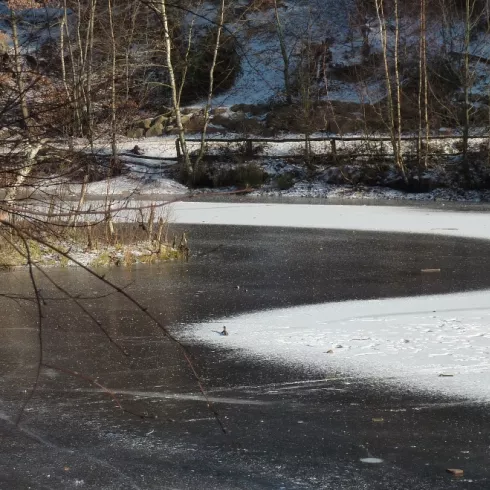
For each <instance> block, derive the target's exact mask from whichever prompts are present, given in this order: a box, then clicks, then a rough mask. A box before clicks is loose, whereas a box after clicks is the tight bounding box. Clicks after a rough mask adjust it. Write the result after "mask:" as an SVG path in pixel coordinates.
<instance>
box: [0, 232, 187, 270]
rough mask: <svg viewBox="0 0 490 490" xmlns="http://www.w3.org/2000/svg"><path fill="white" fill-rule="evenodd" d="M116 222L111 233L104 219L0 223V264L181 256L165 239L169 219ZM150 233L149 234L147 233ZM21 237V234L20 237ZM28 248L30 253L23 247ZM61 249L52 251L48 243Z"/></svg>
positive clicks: (128, 261)
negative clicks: (68, 223) (11, 226)
mask: <svg viewBox="0 0 490 490" xmlns="http://www.w3.org/2000/svg"><path fill="white" fill-rule="evenodd" d="M147 225H148V223H146V224H136V223H130V224H115V225H114V234H112V235H111V233H110V231H109V229H108V226H107V224H106V223H98V224H95V225H83V226H76V227H66V226H61V224H60V223H58V224H54V223H50V224H46V225H43V226H42V228H40V227H39V226H38V225H37V224H33V223H27V222H24V223H20V224H19V223H17V224H16V227H17V229H18V232H14V233H12V232H11V231H10V230H9V229H8V228H6V227H5V226H0V268H3V269H10V268H13V267H19V266H25V265H27V264H28V256H29V255H30V258H31V260H32V261H33V262H34V263H36V264H38V265H42V266H61V267H64V266H68V265H74V262H72V261H70V259H69V258H70V257H72V258H75V259H76V260H78V261H80V262H81V263H83V264H86V265H89V266H91V267H108V266H131V265H133V264H135V263H156V262H160V261H165V260H172V259H178V258H182V257H183V256H184V253H183V251H182V250H178V248H177V247H175V248H174V247H172V246H171V245H170V244H169V243H168V242H167V234H168V223H162V222H160V224H159V223H158V222H156V223H154V227H153V228H154V230H155V231H154V232H153V231H149V230H148V228H147ZM150 235H151V236H150ZM23 237H24V238H23ZM26 245H27V247H28V248H29V254H28V253H27V251H26ZM50 245H51V246H53V247H54V248H57V249H59V250H61V251H62V252H63V253H58V252H56V251H54V250H53V249H52V248H51V247H50Z"/></svg>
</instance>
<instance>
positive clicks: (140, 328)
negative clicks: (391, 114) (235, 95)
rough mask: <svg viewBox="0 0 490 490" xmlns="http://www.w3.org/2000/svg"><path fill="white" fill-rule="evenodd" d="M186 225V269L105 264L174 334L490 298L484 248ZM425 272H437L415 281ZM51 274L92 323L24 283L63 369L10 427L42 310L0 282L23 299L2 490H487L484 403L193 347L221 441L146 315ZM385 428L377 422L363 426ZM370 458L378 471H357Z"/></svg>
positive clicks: (2, 375)
mask: <svg viewBox="0 0 490 490" xmlns="http://www.w3.org/2000/svg"><path fill="white" fill-rule="evenodd" d="M188 228H189V229H190V239H191V246H192V249H193V257H192V259H191V261H190V262H189V263H181V262H175V263H170V264H163V265H159V266H139V267H135V268H133V269H114V270H111V271H108V272H107V276H106V277H107V278H108V279H110V280H111V281H114V282H116V283H117V284H118V285H119V286H122V287H124V290H125V291H126V292H128V293H129V294H130V295H131V296H132V297H134V298H136V299H137V300H138V301H140V302H141V303H142V304H143V305H144V306H148V307H149V310H150V311H151V312H152V313H153V314H154V315H155V316H156V317H157V318H158V319H159V321H160V322H161V323H162V325H164V326H165V327H168V328H170V330H171V331H172V332H173V333H174V334H176V335H179V333H181V332H182V331H183V330H185V329H186V328H187V327H186V325H187V324H189V323H192V322H198V321H203V320H206V319H211V318H219V317H222V316H226V315H232V314H238V313H242V312H248V311H252V310H260V309H265V308H274V307H283V306H292V305H298V304H307V303H318V302H325V301H341V300H348V299H355V298H358V299H361V298H379V297H389V296H403V295H416V294H430V293H443V292H452V291H460V290H469V289H477V288H484V287H490V274H489V273H490V261H489V256H490V253H489V251H490V247H489V246H488V243H487V242H483V241H476V240H461V239H456V238H451V237H447V238H446V237H425V236H408V235H402V234H395V235H393V234H390V235H387V234H372V233H360V232H350V231H349V232H338V231H330V230H291V229H288V230H281V229H264V228H252V227H247V228H239V227H221V226H219V227H218V226H216V227H211V226H209V227H206V226H192V227H188ZM424 268H440V269H441V273H440V274H422V273H421V272H420V271H421V269H424ZM49 277H50V278H51V280H52V281H53V282H55V283H56V284H58V285H59V286H60V288H63V289H64V290H68V291H70V293H71V294H72V296H75V298H76V300H77V301H78V302H79V303H80V306H81V307H83V308H84V309H85V310H87V311H89V312H90V314H91V315H92V316H93V318H92V319H90V318H89V317H88V316H87V315H86V314H84V313H83V311H82V309H81V307H80V306H77V305H76V304H74V302H73V301H68V300H66V298H65V299H63V294H62V293H61V291H60V289H57V288H55V287H54V285H53V283H52V282H49V281H48V280H47V279H46V278H44V277H42V276H40V275H39V274H36V280H37V281H38V282H39V283H38V285H39V287H40V288H41V299H42V301H43V315H44V316H43V319H42V343H43V358H44V362H45V363H47V364H51V365H55V366H56V367H59V368H62V369H64V370H68V371H70V372H71V374H70V375H68V374H66V373H63V372H60V371H56V370H52V369H46V370H43V372H42V376H41V378H40V383H39V387H38V390H37V391H36V393H35V395H34V397H33V399H32V401H31V402H30V404H29V406H28V408H27V411H26V412H25V415H24V418H23V427H24V430H23V431H19V430H18V429H16V428H14V427H12V425H11V423H10V422H9V421H10V420H12V419H14V418H15V415H16V414H17V413H18V409H19V406H20V404H21V403H22V401H23V400H24V399H25V397H26V393H25V390H29V388H30V386H31V385H32V382H33V379H34V377H35V374H36V366H37V359H38V356H39V349H38V347H37V346H38V342H39V337H38V331H37V329H36V328H35V326H36V324H35V322H36V316H35V307H36V305H35V304H34V303H33V302H32V295H31V294H29V287H30V286H29V284H30V280H29V277H28V274H27V273H26V272H25V271H23V272H22V271H21V272H15V273H8V274H7V273H5V274H2V275H0V293H6V292H9V294H11V295H12V294H19V295H26V294H27V295H29V296H31V298H30V300H29V301H24V300H19V299H18V298H16V301H12V300H6V299H0V307H1V311H2V317H1V323H0V434H1V435H2V445H0V488H2V489H3V488H29V487H30V488H60V489H61V488H79V487H80V488H111V489H112V488H114V489H116V488H210V489H214V488H219V489H228V488H230V489H232V488H240V489H242V488H243V489H246V488H288V489H289V488H294V489H296V488H298V489H299V488H345V489H358V488H376V489H378V488H379V489H383V488H397V489H398V488H399V489H412V488H437V489H439V488H440V489H444V488H456V487H458V488H490V477H489V475H488V471H487V468H486V461H487V457H488V447H489V439H488V436H489V431H488V422H489V420H488V419H489V417H488V415H487V413H486V410H485V409H484V407H480V406H474V405H471V404H469V403H463V404H456V405H455V404H454V403H452V402H453V401H452V400H441V399H431V398H428V397H427V396H425V397H424V396H421V395H417V394H414V393H405V392H399V391H394V390H393V389H388V388H386V387H385V386H383V385H381V384H378V385H371V384H367V382H366V381H363V380H353V379H345V377H344V376H343V375H342V373H335V372H331V373H324V372H323V373H318V372H300V371H298V370H295V371H293V370H291V369H290V368H288V367H287V366H278V365H271V364H270V363H267V362H265V361H257V362H254V363H252V362H251V361H249V360H246V359H244V358H242V357H241V356H240V355H239V353H238V352H236V351H232V350H215V349H209V348H204V347H202V346H200V345H198V344H195V343H194V344H191V345H190V346H188V347H189V350H190V353H191V357H192V360H193V362H194V364H195V366H196V368H197V369H198V370H199V372H200V373H201V374H202V376H203V379H204V381H205V384H206V386H207V389H208V392H209V395H210V397H211V398H212V399H213V401H214V403H215V405H214V406H215V409H216V410H217V411H218V412H219V417H220V420H221V422H222V423H223V424H224V426H225V428H226V430H227V432H228V434H227V435H224V434H222V432H221V431H220V428H219V426H218V424H217V423H216V420H215V419H214V416H213V414H212V413H211V412H210V411H209V410H208V408H207V407H206V405H205V403H203V402H202V401H200V400H199V399H196V397H197V396H198V395H199V392H198V389H197V387H196V383H195V381H194V380H193V378H192V375H191V373H190V370H189V369H188V366H187V365H186V363H185V361H184V359H183V356H182V355H181V353H180V352H179V349H178V348H176V347H175V345H173V344H172V343H171V342H170V341H169V340H168V339H166V338H165V337H164V336H163V335H162V333H161V331H160V330H159V329H158V328H157V327H156V326H155V325H154V324H152V323H151V322H150V321H148V319H147V318H145V315H144V314H143V313H142V312H141V311H138V310H137V308H135V306H134V305H133V304H131V303H130V302H129V301H128V300H127V299H124V298H123V297H121V295H117V294H111V291H110V289H108V288H107V287H105V286H102V285H101V284H100V282H99V281H97V280H95V279H93V278H91V277H90V276H88V275H87V274H86V273H84V272H83V271H80V270H52V271H50V273H49ZM236 286H240V287H239V289H238V288H236ZM101 295H102V296H103V297H101ZM93 319H96V320H97V321H99V322H100V324H101V325H102V326H103V328H104V329H105V330H106V331H107V333H108V334H109V335H110V336H111V337H112V338H113V339H115V341H116V342H117V343H118V344H119V345H120V346H122V347H124V348H125V349H127V351H128V352H129V354H130V356H129V357H126V356H124V355H123V354H121V352H120V351H119V350H118V349H117V348H115V347H114V346H112V345H111V344H110V342H109V341H108V339H107V338H106V337H105V336H104V335H103V334H102V332H101V331H100V329H99V327H98V326H97V325H96V323H95V322H94V321H93ZM264 341H265V342H266V341H267V339H266V338H265V339H264ZM74 372H76V373H81V374H80V375H78V374H74ZM96 383H98V384H100V385H102V386H106V387H109V388H110V389H111V390H112V391H113V392H117V393H118V398H119V399H120V401H121V403H122V404H123V406H124V407H126V408H128V409H130V410H131V411H133V412H135V413H137V414H147V415H150V416H152V417H158V418H156V419H155V418H150V419H140V418H138V417H136V416H131V415H128V414H127V413H124V412H122V411H121V410H120V409H119V408H118V407H117V406H115V401H114V399H113V398H112V396H113V395H111V394H109V393H107V392H106V393H101V392H100V389H98V386H99V385H98V384H96ZM440 402H444V404H443V405H441V404H440ZM448 402H449V403H448ZM379 417H383V419H384V420H385V422H384V423H382V424H379V423H378V424H376V423H373V422H372V418H379ZM462 451H469V452H462ZM368 456H375V457H379V458H382V459H383V460H384V463H382V464H379V465H366V464H365V463H362V462H360V459H361V458H364V457H368ZM446 467H458V468H459V467H463V468H464V469H465V472H466V473H465V474H466V475H468V478H467V479H465V480H464V481H461V480H459V481H455V480H452V479H451V477H450V476H449V475H447V474H446V473H445V468H446ZM48 475H49V476H48ZM468 479H471V480H472V481H471V482H470V481H468Z"/></svg>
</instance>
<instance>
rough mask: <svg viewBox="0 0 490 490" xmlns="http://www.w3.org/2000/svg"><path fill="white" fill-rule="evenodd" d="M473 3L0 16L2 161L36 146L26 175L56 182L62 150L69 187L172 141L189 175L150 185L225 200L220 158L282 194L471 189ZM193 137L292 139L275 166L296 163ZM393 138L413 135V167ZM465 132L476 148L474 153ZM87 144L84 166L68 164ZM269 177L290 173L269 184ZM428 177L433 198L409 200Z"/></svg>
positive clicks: (477, 75) (480, 91)
mask: <svg viewBox="0 0 490 490" xmlns="http://www.w3.org/2000/svg"><path fill="white" fill-rule="evenodd" d="M478 2H479V0H471V1H470V3H471V6H472V8H471V10H470V11H465V9H464V8H463V7H464V6H462V5H460V4H459V3H458V2H457V1H455V0H443V1H441V3H440V4H438V5H437V6H435V5H427V4H426V3H425V1H422V2H421V3H420V5H416V6H415V5H412V4H411V3H409V2H404V1H401V0H390V1H387V0H385V1H384V2H382V3H379V2H374V0H373V1H369V0H341V1H333V0H325V1H324V0H297V1H292V0H290V1H274V0H254V1H250V2H248V1H247V2H245V1H244V2H220V1H207V2H202V1H196V0H188V1H186V2H182V3H181V4H179V6H176V5H174V4H168V5H167V3H166V2H165V1H163V2H157V4H158V5H159V6H160V7H161V6H163V7H165V8H166V9H164V10H161V8H160V7H158V8H156V7H155V8H153V7H152V6H148V5H146V4H142V3H141V2H139V1H136V0H135V1H130V2H122V1H120V0H113V1H112V2H109V3H108V4H104V5H102V4H96V3H92V2H90V1H89V0H87V1H78V2H67V3H66V4H65V6H66V8H60V4H57V3H56V2H47V3H44V4H40V3H37V2H31V1H30V0H26V1H21V0H17V1H11V2H7V1H2V2H0V30H1V34H0V55H1V56H2V63H1V68H0V69H1V73H0V75H1V76H0V84H1V87H2V91H1V96H0V103H1V104H2V110H1V111H0V127H1V128H2V130H1V133H0V137H1V138H2V141H3V145H2V146H3V149H4V154H6V155H12V152H13V153H14V154H15V155H16V158H18V157H20V158H21V159H22V154H24V153H25V151H27V150H22V151H20V152H19V149H18V142H19V141H20V140H24V141H25V140H26V138H27V140H29V141H33V140H36V141H38V140H42V141H43V143H42V144H41V146H42V150H40V151H41V153H40V154H39V155H38V154H37V153H36V156H35V157H34V158H35V159H36V168H37V170H39V172H38V173H44V174H49V175H51V174H52V173H53V172H54V173H57V167H58V165H57V163H56V162H57V161H59V158H60V153H62V155H61V157H62V158H63V160H64V161H65V163H64V169H65V170H66V169H67V168H68V169H69V172H68V173H71V176H70V177H68V176H67V177H66V178H69V179H72V181H73V182H76V181H77V180H78V181H81V180H83V179H84V178H86V177H87V176H88V180H89V181H92V180H100V179H101V178H103V177H104V174H105V175H107V172H109V174H110V175H111V176H112V177H114V176H117V175H118V174H121V173H127V172H128V171H129V172H132V170H131V168H128V167H127V165H126V164H125V163H124V162H125V161H126V162H127V158H128V157H126V158H125V159H124V158H121V157H118V158H116V155H115V154H114V155H113V158H112V159H110V158H109V159H107V158H106V157H105V156H104V154H105V153H104V150H103V149H104V148H107V147H108V146H109V147H110V148H111V152H112V153H117V152H118V150H117V147H118V146H119V147H122V146H124V147H125V148H127V149H130V148H132V147H133V146H134V145H137V146H138V147H141V148H143V149H145V147H149V145H150V146H151V144H150V141H151V138H157V139H158V138H162V143H163V139H164V138H169V139H175V138H178V139H179V140H180V147H181V151H183V154H182V158H183V161H184V162H185V165H184V167H185V168H184V170H185V171H184V174H182V173H177V174H176V173H170V174H169V173H165V172H164V173H163V174H162V173H160V174H158V173H157V174H155V172H154V171H152V175H151V176H150V180H152V181H155V179H158V178H160V177H161V176H162V175H163V176H164V177H170V178H177V179H178V180H179V179H180V180H182V179H183V181H184V183H190V184H191V185H193V186H205V187H209V186H215V185H218V187H222V186H223V185H224V184H230V185H233V178H231V177H230V176H229V175H227V176H223V175H217V173H218V174H219V172H221V170H218V171H217V170H216V168H215V167H216V165H215V163H216V162H217V161H218V162H219V161H220V162H221V163H222V164H223V165H224V166H225V167H226V168H225V172H227V173H228V174H229V173H230V168H235V167H236V166H237V165H238V166H243V165H249V166H250V165H258V166H259V167H261V168H262V169H263V170H265V172H266V173H267V172H268V173H267V176H265V177H264V178H260V179H259V182H258V183H257V184H258V185H261V184H262V183H264V182H265V183H269V188H270V189H271V190H273V189H274V188H276V189H278V190H279V191H281V192H284V191H286V190H287V188H289V187H291V186H292V187H294V186H295V184H296V183H298V182H299V181H308V182H309V185H310V187H311V184H315V183H318V182H319V180H318V179H319V176H320V175H321V176H323V177H322V179H323V181H324V182H325V184H327V185H330V186H335V185H349V186H354V187H358V186H359V185H367V186H372V185H380V186H386V185H388V186H389V187H394V188H396V189H400V190H402V191H407V190H409V191H416V192H420V191H427V190H432V189H434V188H437V187H444V188H463V189H464V188H466V189H477V190H484V189H486V187H487V183H488V182H490V178H489V176H488V172H487V167H488V165H487V160H488V151H487V144H486V140H485V135H486V133H487V127H488V122H489V114H490V110H489V107H490V106H489V103H488V74H487V71H488V70H487V62H488V60H487V56H488V54H489V53H488V50H489V48H488V46H489V41H490V37H489V22H488V12H487V11H486V7H485V6H484V5H483V4H482V5H480V4H479V3H478ZM9 7H11V8H9ZM480 7H482V8H480ZM483 7H485V8H483ZM442 13H444V15H442ZM164 21H165V22H166V24H165V22H164ZM165 25H166V26H167V30H165ZM166 34H168V36H166ZM169 46H170V51H169V49H168V47H169ZM210 82H211V85H210ZM210 90H211V91H210ZM174 96H175V97H174ZM176 104H177V105H176ZM203 132H204V133H205V137H204V138H203V140H202V141H203V143H204V141H205V139H206V138H209V137H213V138H216V137H223V136H224V137H226V138H228V139H229V138H244V137H245V138H254V137H266V138H269V139H274V138H281V137H285V136H286V137H292V138H293V139H294V138H299V139H302V140H304V142H303V143H301V144H302V145H303V147H304V150H303V155H301V152H299V153H298V152H297V151H296V153H295V154H294V155H286V156H288V157H289V156H290V157H291V158H292V161H291V159H289V158H287V159H286V160H285V161H284V162H283V163H282V164H281V163H280V162H277V161H275V163H271V162H270V161H269V160H268V159H267V158H266V156H265V155H261V154H260V152H259V154H256V155H255V158H253V159H250V158H248V159H247V158H245V159H244V158H243V156H240V155H232V154H231V153H230V151H229V150H226V152H225V154H223V153H222V152H221V153H219V152H218V153H216V152H214V153H213V152H209V151H207V147H206V146H203V147H202V150H200V149H196V150H194V153H192V154H191V153H189V152H187V145H186V143H185V138H186V137H187V136H189V135H190V136H191V137H193V138H196V137H197V138H200V137H201V135H202V134H203ZM380 135H382V136H385V137H386V138H388V141H387V142H386V143H385V144H384V146H383V151H380V150H379V149H373V148H372V145H371V144H370V143H369V139H372V138H373V137H374V138H376V137H378V136H380ZM402 135H404V136H405V137H408V136H413V138H414V143H413V148H412V149H411V150H410V151H409V152H408V153H407V151H406V149H405V148H404V146H403V144H402V142H401V139H400V138H401V136H402ZM440 135H452V136H454V137H456V138H460V141H455V142H454V143H453V146H452V149H451V151H450V152H449V153H448V152H446V151H442V152H441V150H440V149H438V148H436V147H433V145H432V143H431V142H430V141H429V138H430V137H433V136H440ZM472 135H473V136H481V137H482V139H481V140H479V143H478V144H476V145H475V144H474V143H472V141H471V139H470V136H472ZM315 136H316V137H327V138H328V137H332V136H335V137H340V138H342V137H346V136H356V137H359V138H361V139H362V138H367V139H366V142H365V144H363V145H361V146H359V148H358V150H359V151H350V153H349V152H346V153H344V154H342V155H340V156H339V155H334V154H332V153H331V152H330V153H328V152H327V153H324V152H323V153H322V152H320V153H315V151H314V149H313V146H312V145H311V143H310V139H311V138H313V137H315ZM126 138H130V140H127V139H126ZM147 138H150V139H147ZM131 140H132V141H133V144H132V143H131ZM70 141H71V143H70ZM74 142H76V145H75V147H76V148H78V150H77V151H75V152H73V151H72V150H73V148H74V146H73V143H74ZM84 142H85V145H86V147H87V149H90V151H89V152H88V153H87V152H86V151H85V150H82V152H80V149H81V148H83V147H84ZM70 146H71V148H72V150H69V151H67V148H68V147H70ZM191 146H192V145H191ZM361 147H362V148H361ZM100 150H102V154H101V153H100ZM149 151H150V156H151V154H152V153H151V151H152V150H149ZM23 152H24V153H23ZM94 152H95V153H94ZM96 153H98V154H99V156H97V155H96ZM157 153H158V152H157ZM232 153H234V152H232ZM239 153H240V152H239ZM90 154H91V155H93V156H92V157H90ZM390 154H391V156H390ZM101 155H102V156H101ZM153 156H155V155H153ZM157 156H158V155H157ZM273 156H275V157H277V155H273ZM11 160H12V159H11V158H10V157H9V161H11ZM14 160H15V158H14ZM67 160H69V162H70V163H69V164H68V166H67V163H66V161H67ZM109 160H110V161H109ZM116 160H117V163H116ZM108 162H109V167H110V168H109V169H107V164H108ZM110 162H112V163H110ZM137 162H138V160H137V159H136V160H135V161H134V162H133V163H134V164H136V165H137ZM278 164H279V165H278ZM223 165H221V167H223ZM281 165H282V166H281ZM221 167H220V168H221ZM272 167H274V169H275V170H274V171H271V168H272ZM196 169H199V170H196ZM277 169H279V170H277ZM281 169H282V170H281ZM284 169H285V170H284ZM329 169H333V170H330V171H328V172H327V170H329ZM366 169H367V170H366ZM249 170H250V169H249ZM249 170H246V169H245V170H244V171H245V172H248V171H249ZM233 172H235V171H233ZM240 172H242V171H240ZM240 172H238V173H240ZM141 173H142V171H141V169H140V170H139V174H141ZM143 173H144V174H145V175H146V171H143ZM235 173H236V172H235ZM242 173H243V172H242ZM279 174H280V175H283V174H286V176H285V177H284V176H283V177H282V180H283V182H282V183H281V182H279V185H276V184H277V182H276V180H277V178H278V175H279ZM327 174H328V175H329V176H332V175H333V176H334V177H332V178H330V177H327V178H325V177H324V176H325V175H327ZM373 174H376V176H375V177H374V178H373ZM36 175H37V174H36ZM441 175H443V177H440V176H441ZM84 176H85V177H84ZM428 176H429V177H428ZM225 177H226V178H225ZM145 179H147V180H148V175H146V176H145ZM271 179H272V180H271ZM424 179H425V181H427V179H429V180H430V181H431V182H430V185H429V186H427V185H423V186H421V185H419V182H420V181H421V180H424ZM235 180H237V179H235ZM239 180H240V179H238V180H237V181H236V182H235V183H236V184H237V185H240V181H239ZM242 180H243V179H242ZM400 181H402V182H401V183H400ZM393 182H396V184H395V185H391V183H393ZM139 183H140V184H141V182H139ZM243 184H244V182H241V185H243ZM128 185H129V184H128ZM315 185H316V184H315ZM164 187H165V186H164ZM324 192H325V194H328V192H329V191H328V189H327V188H325V190H324Z"/></svg>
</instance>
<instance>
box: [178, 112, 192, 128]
mask: <svg viewBox="0 0 490 490" xmlns="http://www.w3.org/2000/svg"><path fill="white" fill-rule="evenodd" d="M193 115H194V114H183V115H182V116H181V118H180V120H181V121H182V125H183V126H185V125H186V124H187V123H188V122H189V121H190V120H191V119H192V117H193Z"/></svg>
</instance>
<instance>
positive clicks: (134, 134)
mask: <svg viewBox="0 0 490 490" xmlns="http://www.w3.org/2000/svg"><path fill="white" fill-rule="evenodd" d="M144 135H145V130H144V129H143V128H134V129H130V130H129V131H128V132H127V134H126V136H127V137H128V138H143V136H144Z"/></svg>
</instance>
